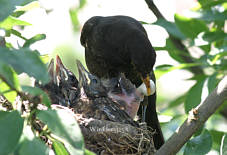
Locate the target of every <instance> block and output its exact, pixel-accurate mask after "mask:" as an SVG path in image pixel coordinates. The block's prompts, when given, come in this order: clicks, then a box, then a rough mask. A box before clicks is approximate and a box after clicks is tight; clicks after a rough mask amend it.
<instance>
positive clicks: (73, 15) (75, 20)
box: [69, 8, 80, 32]
mask: <svg viewBox="0 0 227 155" xmlns="http://www.w3.org/2000/svg"><path fill="white" fill-rule="evenodd" d="M69 14H70V17H71V21H72V25H73V30H74V31H76V32H77V31H79V29H80V22H79V20H78V17H77V15H78V8H71V9H70V10H69Z"/></svg>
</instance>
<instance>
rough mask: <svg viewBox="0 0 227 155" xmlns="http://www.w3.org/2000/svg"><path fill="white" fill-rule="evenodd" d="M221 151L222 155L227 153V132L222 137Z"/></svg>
mask: <svg viewBox="0 0 227 155" xmlns="http://www.w3.org/2000/svg"><path fill="white" fill-rule="evenodd" d="M220 153H221V154H222V155H226V154H227V134H225V135H224V136H223V137H222V141H221V149H220Z"/></svg>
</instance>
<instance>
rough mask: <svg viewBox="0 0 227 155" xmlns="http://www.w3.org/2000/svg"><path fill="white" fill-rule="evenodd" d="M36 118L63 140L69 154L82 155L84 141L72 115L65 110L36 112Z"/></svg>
mask: <svg viewBox="0 0 227 155" xmlns="http://www.w3.org/2000/svg"><path fill="white" fill-rule="evenodd" d="M37 117H38V118H39V119H40V120H41V121H42V122H44V123H45V124H47V126H48V129H50V131H51V132H52V133H53V134H54V135H56V136H57V137H60V138H61V139H63V140H64V145H65V147H66V148H67V150H68V151H69V153H70V154H76V155H80V154H81V155H82V154H84V141H83V136H82V134H81V131H80V128H79V126H78V124H77V122H76V120H75V118H74V117H73V115H72V114H70V113H69V112H67V111H65V110H62V109H61V110H50V109H49V110H46V111H38V113H37Z"/></svg>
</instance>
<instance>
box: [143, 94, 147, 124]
mask: <svg viewBox="0 0 227 155" xmlns="http://www.w3.org/2000/svg"><path fill="white" fill-rule="evenodd" d="M147 105H148V97H147V96H144V100H143V102H142V107H143V108H142V122H145V120H146V111H147Z"/></svg>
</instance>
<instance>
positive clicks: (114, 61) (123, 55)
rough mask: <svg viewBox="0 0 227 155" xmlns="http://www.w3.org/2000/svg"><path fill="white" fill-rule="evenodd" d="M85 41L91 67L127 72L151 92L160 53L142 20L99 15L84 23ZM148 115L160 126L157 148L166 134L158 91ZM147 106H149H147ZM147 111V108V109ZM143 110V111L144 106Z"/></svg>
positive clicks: (97, 71) (98, 71)
mask: <svg viewBox="0 0 227 155" xmlns="http://www.w3.org/2000/svg"><path fill="white" fill-rule="evenodd" d="M80 41H81V44H82V45H83V46H84V47H85V59H86V64H87V67H88V69H89V71H90V72H91V73H92V74H94V75H96V76H98V77H99V78H101V77H102V78H103V77H105V78H113V77H117V76H119V74H120V73H124V74H125V76H126V78H128V79H129V80H130V81H131V82H132V83H133V84H135V85H136V87H139V86H140V85H141V84H142V83H143V82H144V83H145V86H146V88H147V93H146V94H147V95H148V96H149V95H151V91H152V90H151V87H150V86H151V85H150V78H151V79H152V80H153V82H154V83H155V76H154V74H153V66H154V64H155V60H156V53H155V50H154V49H153V47H152V45H151V43H150V41H149V39H148V36H147V33H146V31H145V29H144V28H143V26H142V24H141V23H140V22H138V21H137V20H135V19H133V18H131V17H127V16H109V17H101V16H95V17H92V18H90V19H89V20H88V21H87V22H86V23H85V24H84V26H83V29H82V33H81V38H80ZM148 102H149V104H148V105H146V104H145V106H144V107H146V106H148V107H147V111H146V114H145V115H146V117H145V118H144V116H145V115H144V113H143V117H142V119H145V121H146V123H147V125H148V126H150V127H152V128H153V129H155V130H156V132H157V134H155V135H154V143H155V146H156V149H158V148H160V147H161V145H162V144H163V143H164V138H163V135H162V131H161V128H160V124H159V121H158V118H157V113H156V93H154V94H153V95H152V96H149V97H148ZM145 109H146V108H145ZM144 111H145V110H144ZM139 114H140V115H142V110H141V108H140V110H139Z"/></svg>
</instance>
